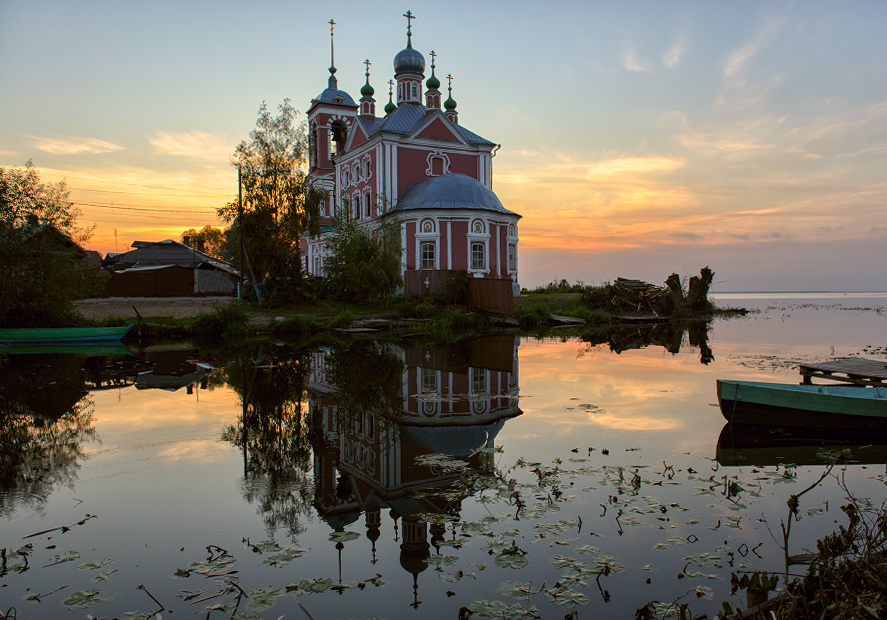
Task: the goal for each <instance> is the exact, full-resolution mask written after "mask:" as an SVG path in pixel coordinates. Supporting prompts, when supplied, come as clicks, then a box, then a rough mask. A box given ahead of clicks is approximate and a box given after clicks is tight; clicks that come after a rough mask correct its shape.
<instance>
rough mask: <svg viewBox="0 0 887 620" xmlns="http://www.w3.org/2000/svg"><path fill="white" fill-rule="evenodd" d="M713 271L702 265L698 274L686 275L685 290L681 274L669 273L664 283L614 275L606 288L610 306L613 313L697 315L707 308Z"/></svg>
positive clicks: (662, 315)
mask: <svg viewBox="0 0 887 620" xmlns="http://www.w3.org/2000/svg"><path fill="white" fill-rule="evenodd" d="M713 278H714V272H713V271H712V270H711V269H710V268H708V267H704V268H702V269H701V270H700V272H699V275H698V276H693V277H691V278H690V281H689V284H688V288H687V291H684V286H683V284H682V283H681V277H680V276H679V275H678V274H676V273H673V274H671V275H670V276H668V278H667V279H666V280H665V286H664V287H663V286H655V285H653V284H649V283H647V282H642V281H640V280H629V279H626V278H616V281H615V282H614V283H613V285H612V286H611V287H610V290H611V297H610V305H611V306H612V307H613V311H614V312H615V313H616V314H622V315H628V314H634V315H652V316H656V317H672V316H676V315H682V314H700V313H705V312H708V311H709V310H711V304H710V303H709V301H708V289H709V288H710V287H711V283H712V279H713Z"/></svg>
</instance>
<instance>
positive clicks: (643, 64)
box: [622, 50, 652, 73]
mask: <svg viewBox="0 0 887 620" xmlns="http://www.w3.org/2000/svg"><path fill="white" fill-rule="evenodd" d="M622 66H623V68H625V69H628V70H629V71H634V72H637V73H640V72H644V71H650V70H651V68H652V67H651V66H650V63H649V62H647V61H645V60H641V59H639V58H637V56H635V52H634V50H628V51H627V52H625V53H624V54H623V55H622Z"/></svg>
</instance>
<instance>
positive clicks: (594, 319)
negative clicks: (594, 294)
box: [585, 308, 613, 325]
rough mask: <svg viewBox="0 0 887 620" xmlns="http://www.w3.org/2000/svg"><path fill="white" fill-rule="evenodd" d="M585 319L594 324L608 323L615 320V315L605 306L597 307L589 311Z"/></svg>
mask: <svg viewBox="0 0 887 620" xmlns="http://www.w3.org/2000/svg"><path fill="white" fill-rule="evenodd" d="M585 320H586V321H587V322H589V323H591V324H592V325H606V324H608V323H612V322H613V315H612V314H611V313H609V312H607V311H606V310H604V309H603V308H595V309H594V310H591V311H590V312H589V313H588V317H587V318H585Z"/></svg>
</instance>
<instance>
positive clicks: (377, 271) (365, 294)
mask: <svg viewBox="0 0 887 620" xmlns="http://www.w3.org/2000/svg"><path fill="white" fill-rule="evenodd" d="M349 211H350V209H348V208H347V205H345V208H343V209H340V210H339V213H338V215H337V217H336V220H335V223H334V227H333V231H332V234H331V236H330V247H331V249H332V256H330V257H329V258H327V260H326V263H325V270H326V275H327V276H328V281H329V287H330V290H331V291H332V292H333V295H335V296H336V297H337V298H338V299H342V300H346V301H358V302H364V301H369V300H371V299H384V298H386V297H389V296H391V295H392V294H393V293H394V292H395V291H396V290H397V289H398V288H399V287H401V286H403V278H402V277H401V275H400V253H401V249H400V222H399V221H398V220H397V219H396V218H394V217H392V216H389V217H388V218H387V219H386V220H385V221H384V222H383V223H382V224H381V225H379V226H376V227H373V228H370V227H367V226H365V225H361V224H358V223H357V222H356V221H354V220H353V219H352V218H351V217H350V216H349V215H348V213H349Z"/></svg>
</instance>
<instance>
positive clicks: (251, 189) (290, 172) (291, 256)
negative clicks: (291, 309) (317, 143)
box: [219, 99, 320, 301]
mask: <svg viewBox="0 0 887 620" xmlns="http://www.w3.org/2000/svg"><path fill="white" fill-rule="evenodd" d="M307 145H308V137H307V131H306V128H305V123H304V121H303V122H298V112H296V110H295V109H293V107H292V106H291V105H290V102H289V99H284V101H283V103H282V104H281V105H280V106H278V115H277V116H273V115H272V114H271V112H270V111H269V110H268V108H267V106H266V105H265V103H264V102H263V103H262V106H261V107H260V108H259V118H258V120H257V121H256V128H255V129H253V130H252V131H251V132H250V134H249V140H248V141H243V142H241V143H240V144H239V145H238V146H237V149H236V150H235V151H234V157H233V164H234V166H235V167H236V168H238V170H239V171H240V177H241V188H242V195H243V210H242V213H241V212H240V205H239V203H238V202H237V201H235V202H231V203H229V204H227V205H225V206H224V207H222V208H221V209H219V216H220V217H221V218H222V219H223V220H224V221H225V222H226V223H228V224H230V225H231V227H230V229H229V230H228V232H227V233H226V249H227V251H229V252H231V251H232V250H233V253H234V256H235V264H238V265H239V266H240V268H241V269H242V270H243V269H247V268H248V267H252V273H253V274H255V275H254V277H255V279H256V281H257V282H256V284H258V286H259V287H260V288H261V289H262V291H263V293H264V294H265V295H266V296H268V297H269V299H271V300H272V301H289V300H292V299H294V298H296V297H297V296H298V295H299V294H300V292H301V285H302V269H301V264H302V263H301V248H300V245H299V238H300V236H301V235H303V234H305V233H309V234H312V235H318V234H319V233H320V224H319V217H320V200H319V198H318V196H317V195H316V194H315V193H312V192H306V188H305V173H306V161H307V160H306V154H307ZM241 244H242V246H243V248H245V250H246V255H247V260H248V263H247V264H240V247H241Z"/></svg>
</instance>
